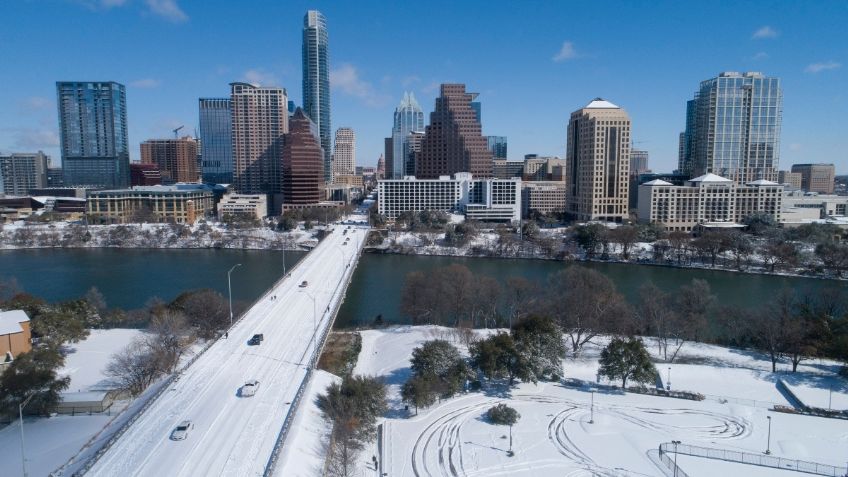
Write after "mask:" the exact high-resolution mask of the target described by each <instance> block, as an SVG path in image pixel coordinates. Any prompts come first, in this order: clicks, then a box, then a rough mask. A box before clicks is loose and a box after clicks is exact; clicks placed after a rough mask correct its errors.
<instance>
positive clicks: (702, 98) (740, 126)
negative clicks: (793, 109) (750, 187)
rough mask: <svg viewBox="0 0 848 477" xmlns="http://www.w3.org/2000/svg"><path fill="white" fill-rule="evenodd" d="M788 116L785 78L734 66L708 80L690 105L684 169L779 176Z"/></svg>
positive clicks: (737, 177) (745, 179) (744, 177)
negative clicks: (783, 129) (785, 114)
mask: <svg viewBox="0 0 848 477" xmlns="http://www.w3.org/2000/svg"><path fill="white" fill-rule="evenodd" d="M782 116H783V90H782V89H781V86H780V79H779V78H776V77H771V76H765V75H763V74H762V73H756V72H747V73H737V72H734V71H729V72H724V73H721V74H719V75H718V76H717V77H715V78H710V79H708V80H705V81H702V82H701V85H700V88H699V90H698V92H697V93H695V98H694V99H693V100H692V101H691V102H688V103H687V105H686V132H685V133H684V135H683V141H682V142H683V144H682V145H681V149H682V150H683V157H682V158H681V161H680V171H681V172H684V173H690V174H691V176H700V175H703V174H707V173H712V174H717V175H719V176H721V177H726V178H728V179H730V180H732V181H734V182H736V183H738V184H747V183H749V182H752V181H756V180H758V179H765V180H769V181H776V180H777V170H778V163H779V159H780V125H781V118H782Z"/></svg>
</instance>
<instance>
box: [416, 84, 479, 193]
mask: <svg viewBox="0 0 848 477" xmlns="http://www.w3.org/2000/svg"><path fill="white" fill-rule="evenodd" d="M476 97H477V93H466V92H465V85H464V84H443V85H442V86H441V94H440V96H439V97H438V98H436V108H435V110H434V111H433V112H432V113H430V124H429V125H428V126H427V128H426V130H425V133H424V139H423V140H422V141H421V153H420V154H418V156H417V157H416V161H415V176H416V177H418V178H421V179H438V178H439V176H444V175H453V174H456V173H457V172H470V173H471V174H472V175H473V176H474V177H477V178H486V177H492V153H491V151H489V149H488V146H487V141H486V137H485V136H483V135H482V132H481V131H482V128H481V126H480V122H479V121H478V120H477V117H478V116H477V112H475V110H474V109H473V108H472V104H471V103H472V101H474V99H475V98H476Z"/></svg>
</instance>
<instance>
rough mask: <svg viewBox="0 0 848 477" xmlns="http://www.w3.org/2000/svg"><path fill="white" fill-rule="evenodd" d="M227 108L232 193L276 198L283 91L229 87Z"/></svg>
mask: <svg viewBox="0 0 848 477" xmlns="http://www.w3.org/2000/svg"><path fill="white" fill-rule="evenodd" d="M230 105H231V108H232V144H233V184H234V185H235V189H236V191H237V192H239V193H242V194H259V193H263V194H272V195H279V194H280V192H281V189H280V184H281V180H280V147H281V145H282V137H283V134H285V133H287V132H288V130H289V115H288V113H287V112H286V107H287V105H288V98H287V97H286V90H285V89H283V88H276V87H261V86H254V85H252V84H248V83H231V84H230ZM278 199H279V197H278ZM275 203H276V202H275Z"/></svg>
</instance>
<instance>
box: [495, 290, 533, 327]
mask: <svg viewBox="0 0 848 477" xmlns="http://www.w3.org/2000/svg"><path fill="white" fill-rule="evenodd" d="M538 294H539V290H538V287H537V286H536V284H535V283H533V282H531V281H530V280H528V279H526V278H524V277H509V278H507V279H506V292H505V293H504V295H503V297H504V301H505V306H504V308H505V310H506V313H507V318H508V319H509V327H510V328H512V324H513V323H515V322H517V321H518V320H520V319H521V318H523V317H524V316H527V315H528V314H529V313H530V311H531V308H532V307H533V305H534V304H535V302H536V299H537V297H538Z"/></svg>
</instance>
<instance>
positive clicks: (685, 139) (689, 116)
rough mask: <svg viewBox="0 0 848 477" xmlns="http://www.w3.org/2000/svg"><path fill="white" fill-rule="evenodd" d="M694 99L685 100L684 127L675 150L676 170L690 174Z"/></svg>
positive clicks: (692, 147)
mask: <svg viewBox="0 0 848 477" xmlns="http://www.w3.org/2000/svg"><path fill="white" fill-rule="evenodd" d="M694 134H695V100H694V99H690V100H689V101H686V129H685V130H684V131H683V132H682V133H680V145H679V147H678V151H677V171H678V172H679V173H680V174H688V175H689V176H690V177H692V176H691V174H692V155H693V153H694V152H693V151H694V150H695V140H694V136H693V135H694Z"/></svg>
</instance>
